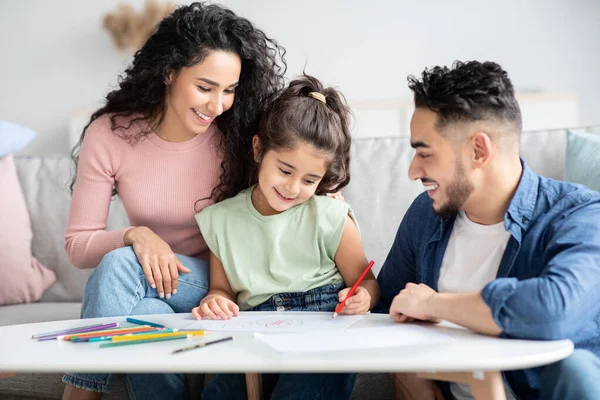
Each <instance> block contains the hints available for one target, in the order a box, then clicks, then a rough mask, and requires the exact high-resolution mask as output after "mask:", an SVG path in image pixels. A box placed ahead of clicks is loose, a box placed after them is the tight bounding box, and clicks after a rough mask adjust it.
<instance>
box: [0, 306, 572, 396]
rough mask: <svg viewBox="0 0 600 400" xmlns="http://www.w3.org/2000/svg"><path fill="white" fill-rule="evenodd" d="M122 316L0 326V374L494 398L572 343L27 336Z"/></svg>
mask: <svg viewBox="0 0 600 400" xmlns="http://www.w3.org/2000/svg"><path fill="white" fill-rule="evenodd" d="M139 318H140V319H144V320H148V321H152V322H157V323H160V324H163V325H166V326H170V327H184V326H186V325H188V324H189V323H191V322H193V319H192V317H191V314H164V315H152V316H139ZM388 318H389V316H388V315H385V314H367V315H366V316H365V317H364V318H363V320H361V321H359V322H358V323H357V324H360V326H363V327H367V326H372V325H374V324H376V323H377V322H378V321H382V319H388ZM124 320H125V318H124V317H115V318H96V319H86V320H69V321H53V322H44V323H35V324H25V325H13V326H4V327H0V338H1V340H0V373H2V372H17V373H19V372H64V371H70V372H112V373H131V372H138V373H157V372H163V373H164V372H180V373H199V372H204V373H206V372H211V373H221V372H229V373H231V372H244V373H259V372H418V373H423V375H422V376H425V377H429V378H435V379H441V380H447V381H459V382H465V383H469V384H470V385H471V386H472V389H473V392H474V394H475V396H476V398H478V397H477V396H479V397H481V398H486V399H491V398H499V399H501V398H503V397H504V389H503V387H502V378H501V374H500V372H499V371H503V370H514V369H523V368H531V367H537V366H542V365H547V364H550V363H553V362H556V361H559V360H561V359H563V358H565V357H567V356H569V355H570V354H571V353H572V351H573V343H572V342H571V341H569V340H559V341H528V340H509V339H499V338H493V337H488V336H483V335H478V334H475V333H473V332H471V331H468V330H466V329H463V328H460V327H458V326H456V325H453V324H450V323H441V324H438V325H424V326H426V327H427V329H432V330H434V331H437V332H440V333H443V334H445V335H449V336H452V337H453V338H455V339H456V341H455V342H452V343H445V344H436V345H431V346H410V347H408V346H404V347H397V348H382V349H370V350H355V351H352V352H351V353H348V352H344V353H340V352H329V353H317V354H303V355H285V354H280V353H277V352H276V351H274V350H272V349H271V348H270V347H268V346H267V345H266V344H264V343H262V342H261V341H259V340H257V339H256V338H255V337H254V335H253V334H252V333H239V332H238V333H235V336H236V339H235V340H234V341H230V342H224V343H219V344H217V345H214V346H208V347H205V348H201V349H197V350H192V351H188V352H184V353H180V354H175V355H172V354H171V351H172V350H174V349H178V348H181V347H185V346H186V345H189V344H190V343H196V342H200V341H201V340H208V339H211V340H212V339H216V338H219V337H222V336H229V334H225V333H222V332H213V333H211V334H210V335H208V336H198V337H195V338H191V339H183V340H175V341H166V342H156V343H148V344H142V345H133V346H123V347H114V348H103V349H101V348H99V344H98V343H69V342H65V341H44V342H38V341H36V340H34V339H31V336H32V335H33V334H37V333H43V332H50V331H56V330H61V329H68V328H72V327H78V326H82V325H91V324H93V323H98V322H113V321H124ZM342 360H343V362H341V361H342ZM432 374H435V375H432ZM247 378H248V383H249V385H248V390H249V394H251V396H252V397H255V396H256V395H257V394H258V395H259V393H260V391H259V390H258V388H257V385H258V383H259V382H260V379H259V375H258V374H247Z"/></svg>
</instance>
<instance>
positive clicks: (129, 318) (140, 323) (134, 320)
mask: <svg viewBox="0 0 600 400" xmlns="http://www.w3.org/2000/svg"><path fill="white" fill-rule="evenodd" d="M125 320H126V321H127V322H131V323H132V324H138V325H150V326H152V327H154V328H166V326H164V325H161V324H156V323H154V322H148V321H142V320H141V319H135V318H131V317H127V318H126V319H125Z"/></svg>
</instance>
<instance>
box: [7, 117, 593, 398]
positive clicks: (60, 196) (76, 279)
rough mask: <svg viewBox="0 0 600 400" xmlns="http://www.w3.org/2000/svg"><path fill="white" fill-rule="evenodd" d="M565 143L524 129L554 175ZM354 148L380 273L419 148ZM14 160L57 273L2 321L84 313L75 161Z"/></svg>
mask: <svg viewBox="0 0 600 400" xmlns="http://www.w3.org/2000/svg"><path fill="white" fill-rule="evenodd" d="M588 130H589V131H592V130H593V131H595V132H598V131H599V129H598V128H595V129H592V128H589V129H588ZM565 149H566V130H565V129H559V130H552V131H536V132H525V133H523V135H522V139H521V154H522V157H523V158H524V159H525V160H526V161H527V163H528V164H529V165H530V167H532V168H533V170H534V171H536V172H538V173H540V174H542V175H545V176H548V177H552V178H556V179H562V177H563V170H564V163H565ZM353 151H354V156H353V162H352V181H351V184H350V185H349V187H348V188H346V189H344V191H343V194H344V196H345V198H346V201H347V202H348V203H350V205H351V206H352V207H353V209H354V210H355V213H356V216H357V219H358V222H359V224H360V228H361V233H362V238H363V243H364V246H365V249H366V252H367V256H368V257H369V258H372V259H374V260H375V263H376V264H375V267H374V271H375V272H377V271H378V270H379V268H380V267H381V264H382V263H383V261H384V259H385V257H386V254H387V252H388V250H389V248H390V245H391V243H392V241H393V238H394V236H395V233H396V229H397V227H398V225H399V223H400V221H401V219H402V216H403V214H404V212H405V211H406V209H407V208H408V206H409V205H410V203H411V202H412V200H413V199H414V198H415V197H416V196H417V195H418V194H419V193H420V192H421V191H422V185H421V184H420V183H419V182H412V181H410V180H409V179H408V167H409V164H410V161H411V158H412V155H413V150H412V149H411V148H410V144H409V140H408V138H406V137H398V138H380V139H359V140H355V142H354V149H353ZM15 162H16V165H17V170H18V175H19V180H20V182H21V186H22V190H23V192H24V196H25V199H26V201H27V204H28V208H29V212H30V217H31V224H32V228H33V235H34V237H33V254H34V256H36V257H37V258H38V259H39V260H41V262H42V263H43V264H44V265H46V266H48V267H49V268H52V269H53V270H54V271H55V272H56V277H57V280H56V283H54V284H53V285H52V286H51V287H50V288H49V289H48V290H46V292H45V293H44V295H43V296H42V298H41V300H40V301H39V302H36V303H33V304H20V305H11V306H2V307H0V325H12V324H25V323H31V322H41V321H52V320H63V319H72V318H78V317H79V309H80V301H81V298H82V293H83V289H84V285H85V282H86V280H87V278H88V276H89V275H90V273H91V271H90V270H78V269H76V268H74V267H73V266H71V265H70V264H69V262H68V260H67V258H66V255H65V254H64V250H63V237H64V232H65V226H66V223H67V218H68V212H69V202H70V196H69V194H68V191H67V181H68V180H69V176H70V173H71V162H70V159H69V158H68V157H67V156H43V157H32V156H17V157H15ZM126 223H127V217H126V215H125V212H124V210H123V207H122V205H121V204H120V202H119V201H118V200H115V201H114V202H113V204H112V205H111V210H110V215H109V220H108V227H109V229H116V228H118V227H120V226H124V225H125V224H126ZM60 378H61V375H60V374H18V375H17V376H16V377H14V378H10V379H0V398H2V399H10V398H12V399H24V398H28V399H31V398H40V399H41V398H60V397H61V393H62V389H63V385H62V382H61V379H60ZM204 379H205V377H204V375H202V374H198V375H193V376H189V377H188V382H189V387H190V393H191V394H192V398H199V395H200V392H201V388H202V385H203V384H204ZM125 393H126V390H125V386H124V381H123V379H122V377H118V376H117V377H115V380H114V382H113V392H112V393H111V394H109V395H106V396H105V398H106V399H118V398H126V395H125ZM352 398H353V399H360V398H363V399H364V398H369V399H371V400H373V399H379V398H382V399H383V398H393V394H392V390H391V383H390V381H389V379H388V378H387V376H386V375H385V374H359V377H358V380H357V384H356V385H355V389H354V392H353V396H352Z"/></svg>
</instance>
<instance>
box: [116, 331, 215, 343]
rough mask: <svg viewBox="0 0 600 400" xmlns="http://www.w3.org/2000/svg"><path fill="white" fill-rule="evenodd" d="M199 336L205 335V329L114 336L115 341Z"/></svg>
mask: <svg viewBox="0 0 600 400" xmlns="http://www.w3.org/2000/svg"><path fill="white" fill-rule="evenodd" d="M186 335H189V336H199V335H204V331H187V332H170V333H160V332H156V333H145V334H140V335H135V336H113V337H112V339H111V340H112V341H113V342H124V341H130V340H146V339H154V338H162V337H172V336H186Z"/></svg>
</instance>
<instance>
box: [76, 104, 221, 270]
mask: <svg viewBox="0 0 600 400" xmlns="http://www.w3.org/2000/svg"><path fill="white" fill-rule="evenodd" d="M126 125H128V124H126ZM110 126H111V124H110V118H109V116H108V115H104V116H102V117H100V118H98V119H97V120H96V121H94V122H93V123H92V124H91V125H90V127H89V128H88V130H87V132H86V135H85V139H84V141H83V146H82V148H81V153H80V156H79V168H78V172H77V180H76V181H75V188H74V191H73V198H72V201H71V209H70V214H69V222H68V225H67V232H66V236H65V250H66V252H67V255H68V257H69V260H70V261H71V263H72V264H73V265H75V266H76V267H78V268H95V267H96V266H97V265H98V263H99V262H100V260H101V259H102V257H103V256H104V255H105V254H106V253H108V252H110V251H112V250H114V249H117V248H119V247H123V246H124V245H125V244H124V243H123V235H124V233H125V231H126V230H127V229H129V228H130V227H126V228H124V229H120V230H118V231H107V230H106V220H107V217H108V209H109V205H110V201H111V191H112V188H113V186H115V187H116V189H117V192H118V193H119V197H120V198H121V201H122V202H123V205H124V206H125V210H126V212H127V216H128V217H129V222H130V224H131V226H147V227H148V228H150V229H151V230H152V231H153V232H155V233H156V234H157V235H158V236H160V237H161V238H162V239H163V240H164V241H165V242H167V243H168V244H169V245H170V246H171V248H172V249H173V251H174V252H175V253H179V254H183V255H187V256H193V257H199V258H204V259H208V248H207V246H206V243H205V242H204V239H202V236H201V235H200V230H199V228H198V225H197V224H196V222H195V220H194V214H195V213H196V212H198V211H200V210H201V209H203V208H205V207H207V206H208V205H210V204H212V203H213V202H212V201H210V200H202V201H199V202H198V203H196V201H197V200H199V199H202V198H205V197H208V196H210V194H211V191H212V189H213V187H214V186H215V184H216V183H217V182H218V178H219V173H220V162H221V158H220V157H219V155H218V151H217V146H216V139H217V138H218V137H217V135H219V133H218V130H217V129H216V128H215V127H213V126H211V127H210V128H209V129H208V130H207V131H206V132H205V133H202V134H200V135H197V136H195V137H194V138H192V139H190V140H188V141H185V142H177V143H175V142H167V141H165V140H163V139H161V138H160V137H159V136H157V135H156V134H155V133H150V134H149V135H148V136H146V137H145V138H143V139H142V140H140V141H139V142H137V143H135V144H134V145H133V146H132V145H130V144H129V143H128V141H127V140H124V139H122V138H121V137H119V136H117V135H115V134H114V133H113V131H112V130H111V128H110ZM140 129H145V130H146V129H149V128H148V125H147V124H146V123H142V122H138V123H134V124H132V125H131V127H130V128H129V129H128V130H127V131H126V132H125V134H126V135H135V134H136V133H138V132H139V131H140ZM118 132H119V133H120V135H123V133H124V132H123V131H118ZM194 205H195V208H194Z"/></svg>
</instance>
